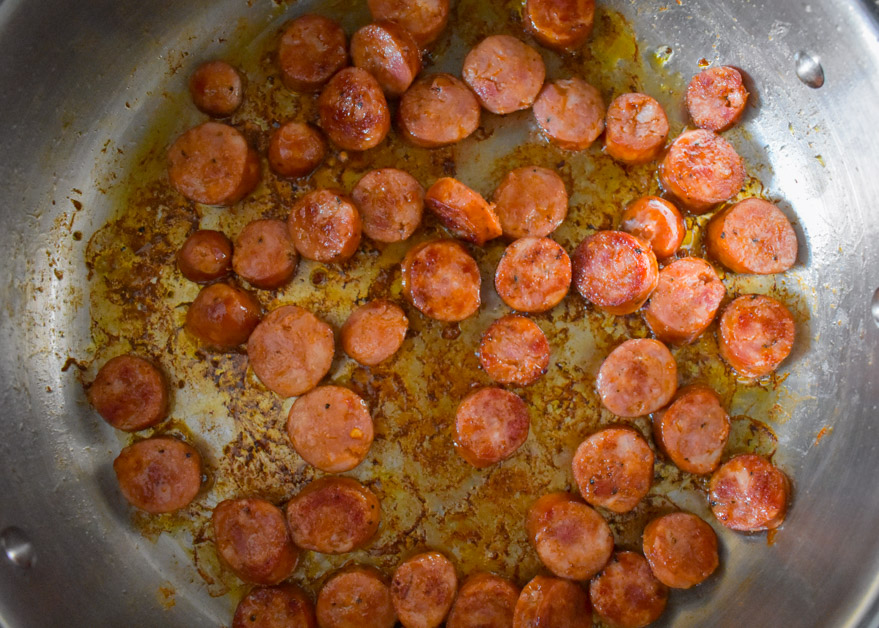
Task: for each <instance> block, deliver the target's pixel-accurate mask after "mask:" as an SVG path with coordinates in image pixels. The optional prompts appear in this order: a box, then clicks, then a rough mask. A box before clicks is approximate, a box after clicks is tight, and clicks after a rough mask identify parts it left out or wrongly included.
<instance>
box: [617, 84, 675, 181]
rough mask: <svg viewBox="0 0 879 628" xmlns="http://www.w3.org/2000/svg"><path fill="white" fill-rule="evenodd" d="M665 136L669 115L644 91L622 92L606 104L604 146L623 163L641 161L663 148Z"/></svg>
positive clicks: (655, 154) (649, 158)
mask: <svg viewBox="0 0 879 628" xmlns="http://www.w3.org/2000/svg"><path fill="white" fill-rule="evenodd" d="M667 137H668V118H667V117H666V115H665V111H664V110H663V109H662V105H660V104H659V103H658V102H656V100H654V99H653V98H651V97H650V96H648V95H647V94H639V93H634V94H622V95H620V96H617V97H616V98H615V99H614V101H613V102H612V103H610V107H608V108H607V131H606V132H605V134H604V148H605V150H606V151H607V154H608V155H610V156H611V157H613V158H614V159H616V160H617V161H621V162H623V163H625V164H644V163H647V162H648V161H653V160H654V159H656V158H657V157H658V156H659V153H660V152H662V147H663V145H664V144H665V140H666V138H667Z"/></svg>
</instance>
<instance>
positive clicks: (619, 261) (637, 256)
mask: <svg viewBox="0 0 879 628" xmlns="http://www.w3.org/2000/svg"><path fill="white" fill-rule="evenodd" d="M572 262H573V271H574V275H573V277H574V286H576V288H577V291H578V292H579V293H580V294H581V295H582V296H583V298H584V299H587V300H589V301H590V302H592V303H593V304H594V305H595V306H596V307H598V308H599V309H601V310H604V311H605V312H607V313H609V314H631V313H632V312H636V311H637V310H638V309H639V308H640V307H641V306H642V305H644V302H645V301H646V300H647V297H649V296H650V293H652V292H653V289H654V288H656V282H657V281H658V280H659V265H658V264H657V262H656V255H654V254H653V249H651V248H650V245H649V244H647V243H646V242H643V241H642V240H639V239H638V238H636V237H635V236H633V235H629V234H628V233H624V232H622V231H599V232H598V233H595V234H593V235H591V236H589V237H587V238H586V239H585V240H583V242H581V243H580V246H578V247H577V250H575V251H574V256H573V259H572Z"/></svg>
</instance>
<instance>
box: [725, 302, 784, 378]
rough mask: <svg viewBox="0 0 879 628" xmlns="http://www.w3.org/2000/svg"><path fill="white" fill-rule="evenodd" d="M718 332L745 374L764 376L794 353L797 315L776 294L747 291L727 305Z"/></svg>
mask: <svg viewBox="0 0 879 628" xmlns="http://www.w3.org/2000/svg"><path fill="white" fill-rule="evenodd" d="M717 336H718V348H719V349H720V355H721V356H722V357H723V359H724V360H726V363H727V364H729V365H730V366H731V367H733V368H734V369H735V370H736V371H738V373H739V374H740V375H742V376H744V377H763V376H764V375H768V374H769V373H771V372H773V371H774V370H776V369H777V368H778V367H779V365H780V364H781V363H782V362H784V360H785V358H787V356H788V355H790V352H791V349H792V348H793V345H794V317H793V316H791V313H790V311H789V310H788V309H787V308H786V307H785V306H784V304H782V303H780V302H779V301H776V300H775V299H773V298H772V297H766V296H762V295H759V294H746V295H744V296H741V297H739V298H738V299H735V300H734V301H733V302H732V303H730V304H729V305H727V306H726V309H725V310H724V311H723V314H721V315H720V324H719V325H718V334H717Z"/></svg>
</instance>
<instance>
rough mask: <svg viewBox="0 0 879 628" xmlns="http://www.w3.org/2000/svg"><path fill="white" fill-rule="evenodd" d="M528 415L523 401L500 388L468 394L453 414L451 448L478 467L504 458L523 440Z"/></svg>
mask: <svg viewBox="0 0 879 628" xmlns="http://www.w3.org/2000/svg"><path fill="white" fill-rule="evenodd" d="M530 425H531V418H530V416H529V415H528V406H526V405H525V402H524V401H522V399H521V398H519V396H518V395H515V394H513V393H511V392H509V391H507V390H503V389H501V388H482V389H480V390H477V391H475V392H472V393H470V394H469V395H467V396H466V397H464V400H463V401H462V402H461V404H460V405H459V406H458V410H457V412H456V413H455V451H457V452H458V454H459V455H460V456H461V457H462V458H463V459H464V460H466V461H467V462H468V463H470V464H471V465H473V466H474V467H476V468H477V469H482V468H484V467H488V466H491V465H493V464H496V463H498V462H500V461H501V460H506V459H507V458H509V457H510V456H512V455H513V454H514V453H516V450H517V449H519V447H521V446H522V443H524V442H525V439H526V438H528V428H529V427H530Z"/></svg>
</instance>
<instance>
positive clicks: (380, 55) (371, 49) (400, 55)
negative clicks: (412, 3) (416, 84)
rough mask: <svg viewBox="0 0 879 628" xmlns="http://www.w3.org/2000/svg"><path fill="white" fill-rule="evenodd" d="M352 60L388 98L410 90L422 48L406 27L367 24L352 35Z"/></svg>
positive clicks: (419, 64) (392, 23) (391, 24)
mask: <svg viewBox="0 0 879 628" xmlns="http://www.w3.org/2000/svg"><path fill="white" fill-rule="evenodd" d="M351 60H352V61H353V62H354V65H355V66H356V67H358V68H363V69H364V70H366V71H367V72H369V73H370V74H372V75H373V76H374V77H375V79H376V80H377V81H378V83H379V85H381V87H382V89H383V90H384V92H385V94H386V95H387V96H390V97H396V96H400V95H401V94H402V93H403V92H405V91H406V90H407V89H409V86H410V85H412V81H414V80H415V77H416V76H418V73H419V72H421V51H419V50H418V44H417V43H415V39H414V38H413V37H412V35H411V34H410V33H409V31H407V30H406V29H405V28H403V27H402V26H400V25H399V24H396V23H395V22H388V21H382V22H375V23H373V24H367V25H366V26H364V27H363V28H361V29H360V30H358V31H357V32H356V33H354V35H353V36H352V37H351Z"/></svg>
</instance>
